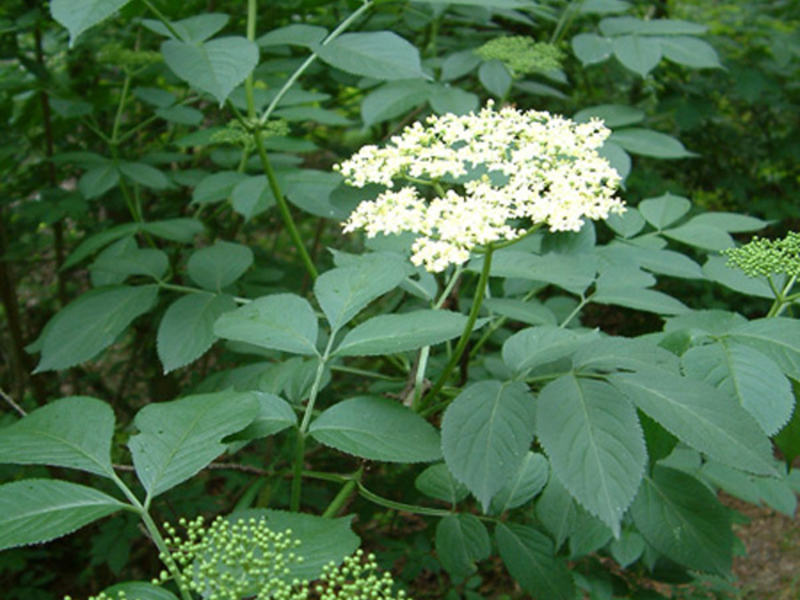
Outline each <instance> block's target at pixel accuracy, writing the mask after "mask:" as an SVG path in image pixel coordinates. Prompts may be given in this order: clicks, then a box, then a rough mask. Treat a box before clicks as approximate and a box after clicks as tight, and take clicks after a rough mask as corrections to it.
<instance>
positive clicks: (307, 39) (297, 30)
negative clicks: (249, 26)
mask: <svg viewBox="0 0 800 600" xmlns="http://www.w3.org/2000/svg"><path fill="white" fill-rule="evenodd" d="M326 37H328V30H327V29H325V28H324V27H317V26H316V25H306V24H304V23H293V24H291V25H287V26H286V27H278V28H277V29H273V30H272V31H270V32H269V33H266V34H264V35H262V36H261V37H260V38H258V39H257V40H256V43H257V44H258V45H259V46H261V47H262V48H263V47H265V46H266V47H268V46H283V45H289V46H305V47H306V48H311V49H314V48H316V47H317V46H319V45H320V44H321V43H322V41H323V40H324V39H325V38H326Z"/></svg>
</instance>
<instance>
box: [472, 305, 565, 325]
mask: <svg viewBox="0 0 800 600" xmlns="http://www.w3.org/2000/svg"><path fill="white" fill-rule="evenodd" d="M483 305H484V306H485V307H486V308H487V309H488V310H490V311H491V312H493V313H497V314H498V315H502V316H504V317H508V318H509V319H513V320H514V321H519V322H520V323H526V324H528V325H556V324H557V321H556V316H555V315H554V314H553V311H551V310H550V309H549V308H547V307H546V306H545V305H544V304H542V303H540V302H538V301H537V300H528V301H527V302H526V301H523V300H517V299H516V298H486V299H485V300H484V301H483Z"/></svg>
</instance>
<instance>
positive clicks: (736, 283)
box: [703, 256, 775, 300]
mask: <svg viewBox="0 0 800 600" xmlns="http://www.w3.org/2000/svg"><path fill="white" fill-rule="evenodd" d="M703 275H705V277H706V278H707V279H708V280H710V281H715V282H717V283H721V284H722V285H724V286H726V287H729V288H730V289H732V290H736V291H737V292H741V293H742V294H747V295H748V296H755V297H757V298H767V299H769V300H774V299H775V293H774V292H773V291H772V288H771V287H770V285H769V282H768V281H767V278H766V277H763V276H762V277H749V276H747V275H745V274H744V273H743V272H742V271H741V270H740V269H737V268H736V267H729V266H728V259H726V258H725V257H724V256H709V257H708V260H707V261H706V264H704V265H703Z"/></svg>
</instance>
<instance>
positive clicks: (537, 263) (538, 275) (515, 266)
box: [470, 250, 597, 294]
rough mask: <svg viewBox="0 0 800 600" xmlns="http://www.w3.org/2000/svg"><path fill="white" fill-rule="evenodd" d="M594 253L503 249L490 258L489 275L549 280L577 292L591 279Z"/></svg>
mask: <svg viewBox="0 0 800 600" xmlns="http://www.w3.org/2000/svg"><path fill="white" fill-rule="evenodd" d="M593 259H594V256H592V255H580V256H570V255H564V254H556V253H553V252H551V253H549V254H545V255H544V256H537V255H535V254H531V253H529V252H522V251H519V250H503V251H502V252H498V253H497V254H495V256H494V260H493V261H492V271H491V274H492V276H493V277H506V278H511V277H514V278H519V279H526V280H533V281H542V282H545V283H552V284H553V285H557V286H558V287H560V288H563V289H565V290H567V291H568V292H572V293H575V294H580V293H581V292H583V291H584V290H585V289H586V288H587V287H589V286H590V285H591V284H592V282H593V281H594V276H595V274H596V273H597V269H596V266H595V263H594V260H593ZM482 265H483V259H478V260H473V261H472V262H471V263H470V269H471V270H479V269H480V267H481V266H482Z"/></svg>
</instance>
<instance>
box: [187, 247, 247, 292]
mask: <svg viewBox="0 0 800 600" xmlns="http://www.w3.org/2000/svg"><path fill="white" fill-rule="evenodd" d="M252 264H253V251H252V250H250V248H248V247H247V246H242V245H241V244H234V243H232V242H217V243H216V244H214V245H213V246H208V247H206V248H201V249H200V250H197V251H195V252H194V253H193V254H192V255H191V256H190V257H189V263H188V265H187V268H188V273H189V277H191V278H192V280H193V281H194V282H195V283H196V284H197V285H199V286H200V287H202V288H204V289H207V290H209V291H210V292H221V291H222V290H223V288H226V287H228V286H229V285H231V284H232V283H233V282H234V281H236V280H237V279H239V278H240V277H241V276H242V275H244V272H245V271H247V269H249V268H250V265H252Z"/></svg>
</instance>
